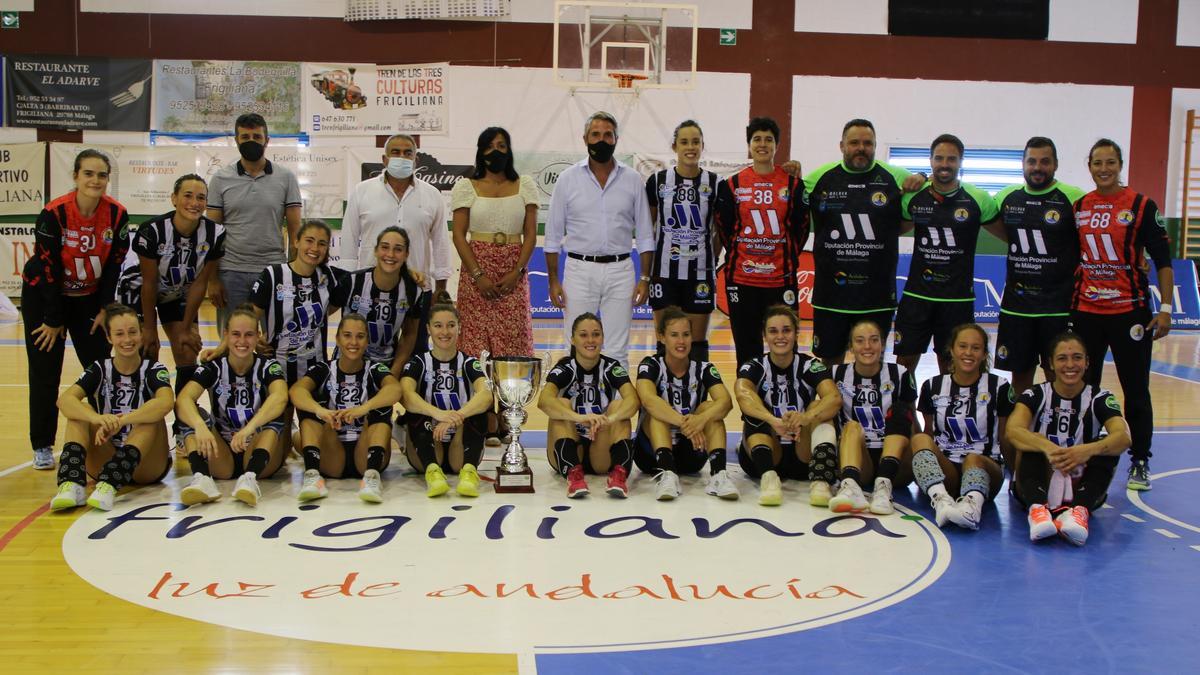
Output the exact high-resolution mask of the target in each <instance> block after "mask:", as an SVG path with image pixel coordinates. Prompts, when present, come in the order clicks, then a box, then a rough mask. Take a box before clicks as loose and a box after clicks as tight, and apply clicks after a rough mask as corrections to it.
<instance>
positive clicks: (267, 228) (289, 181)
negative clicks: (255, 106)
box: [208, 113, 301, 331]
mask: <svg viewBox="0 0 1200 675" xmlns="http://www.w3.org/2000/svg"><path fill="white" fill-rule="evenodd" d="M234 138H235V139H236V141H237V144H238V153H240V154H241V156H242V158H241V159H239V160H238V161H236V162H234V163H233V164H230V165H229V166H226V167H223V168H222V169H221V170H220V171H218V172H217V174H216V175H215V176H213V177H212V182H211V183H210V184H209V186H208V217H209V218H211V219H213V220H215V221H217V222H218V223H223V224H224V225H225V257H224V258H222V259H221V267H220V274H219V275H218V277H217V278H216V279H215V280H213V282H212V283H211V284H210V286H209V299H210V300H211V301H212V303H213V305H215V306H216V307H217V329H218V330H219V331H220V330H224V328H225V319H226V317H227V316H228V313H229V311H231V310H233V309H234V308H235V307H237V306H238V305H240V304H242V303H244V302H247V301H249V300H250V287H251V286H252V285H254V282H255V281H256V280H257V279H258V277H259V275H260V274H262V271H263V269H264V268H265V267H266V266H268V265H273V264H276V263H282V262H287V249H285V248H284V241H283V234H282V233H281V232H280V228H279V226H280V224H281V223H282V222H283V220H284V218H285V217H286V218H287V229H288V245H289V246H294V245H295V243H296V233H297V232H298V231H299V229H300V205H301V201H300V182H299V181H297V180H296V176H295V174H293V173H292V172H291V171H288V170H287V169H286V168H285V167H282V166H279V165H278V164H272V163H271V162H270V161H268V160H267V158H266V157H264V156H263V153H264V152H265V151H266V148H267V143H269V142H270V137H269V136H268V135H267V121H266V120H264V119H263V118H262V115H259V114H257V113H249V114H245V115H242V116H240V117H238V118H237V122H235V123H234Z"/></svg>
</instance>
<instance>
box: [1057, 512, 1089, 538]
mask: <svg viewBox="0 0 1200 675" xmlns="http://www.w3.org/2000/svg"><path fill="white" fill-rule="evenodd" d="M1054 525H1055V527H1056V528H1057V529H1058V533H1059V534H1060V535H1061V536H1062V538H1063V539H1066V540H1067V541H1069V542H1071V543H1072V544H1075V545H1076V546H1083V545H1084V544H1086V543H1087V540H1088V510H1087V507H1086V506H1075V507H1072V508H1070V509H1067V510H1066V511H1063V512H1062V513H1060V514H1058V517H1057V518H1055V519H1054Z"/></svg>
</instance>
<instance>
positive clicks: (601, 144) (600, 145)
mask: <svg viewBox="0 0 1200 675" xmlns="http://www.w3.org/2000/svg"><path fill="white" fill-rule="evenodd" d="M616 149H617V146H616V145H615V144H613V143H608V142H606V141H596V142H595V143H588V154H589V155H591V156H592V159H594V160H596V161H597V162H600V163H601V164H605V163H607V162H608V160H610V159H612V156H613V151H615V150H616Z"/></svg>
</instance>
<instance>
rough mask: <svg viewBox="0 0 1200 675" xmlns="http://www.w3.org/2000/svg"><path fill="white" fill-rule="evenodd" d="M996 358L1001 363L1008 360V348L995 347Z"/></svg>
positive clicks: (1002, 346)
mask: <svg viewBox="0 0 1200 675" xmlns="http://www.w3.org/2000/svg"><path fill="white" fill-rule="evenodd" d="M996 358H998V359H1000V360H1001V361H1003V360H1004V359H1007V358H1008V347H1006V346H1004V345H1000V346H999V347H996Z"/></svg>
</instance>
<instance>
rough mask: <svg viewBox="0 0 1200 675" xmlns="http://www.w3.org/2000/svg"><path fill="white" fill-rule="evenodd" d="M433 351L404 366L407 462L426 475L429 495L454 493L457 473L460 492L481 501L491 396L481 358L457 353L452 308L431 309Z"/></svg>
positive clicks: (455, 317) (438, 306) (456, 320)
mask: <svg viewBox="0 0 1200 675" xmlns="http://www.w3.org/2000/svg"><path fill="white" fill-rule="evenodd" d="M427 325H428V328H429V341H430V346H429V351H427V352H423V353H421V354H417V355H415V356H413V357H412V358H411V359H409V360H408V363H406V364H404V371H403V372H402V373H401V376H400V388H401V389H402V390H403V392H404V394H403V398H402V400H401V403H403V404H404V409H405V410H406V411H407V412H408V415H407V416H406V417H407V424H408V437H409V439H410V440H411V442H410V443H409V445H408V447H407V449H406V450H407V453H408V462H409V464H411V465H412V467H413V468H414V469H416V470H417V471H423V472H425V485H426V491H425V494H426V496H428V497H437V496H439V495H443V494H446V492H448V491H449V490H450V486H449V484H448V483H447V482H446V473H447V472H449V473H451V474H455V473H456V474H458V486H457V488H456V491H457V492H458V494H459V495H461V496H463V497H478V496H479V473H478V466H479V460H480V458H481V457H482V456H483V435H484V433H485V432H486V431H487V412H488V411H489V410H491V408H492V392H491V390H489V389H488V386H487V382H486V381H485V379H484V376H483V365H482V364H481V363H480V362H479V360H478V359H476V358H474V357H471V356H467V355H466V354H464V353H462V352H461V351H459V349H458V336H459V318H458V310H457V309H456V308H455V307H454V305H451V304H449V303H438V304H436V305H434V306H433V307H430V308H429V321H428V324H427Z"/></svg>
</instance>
